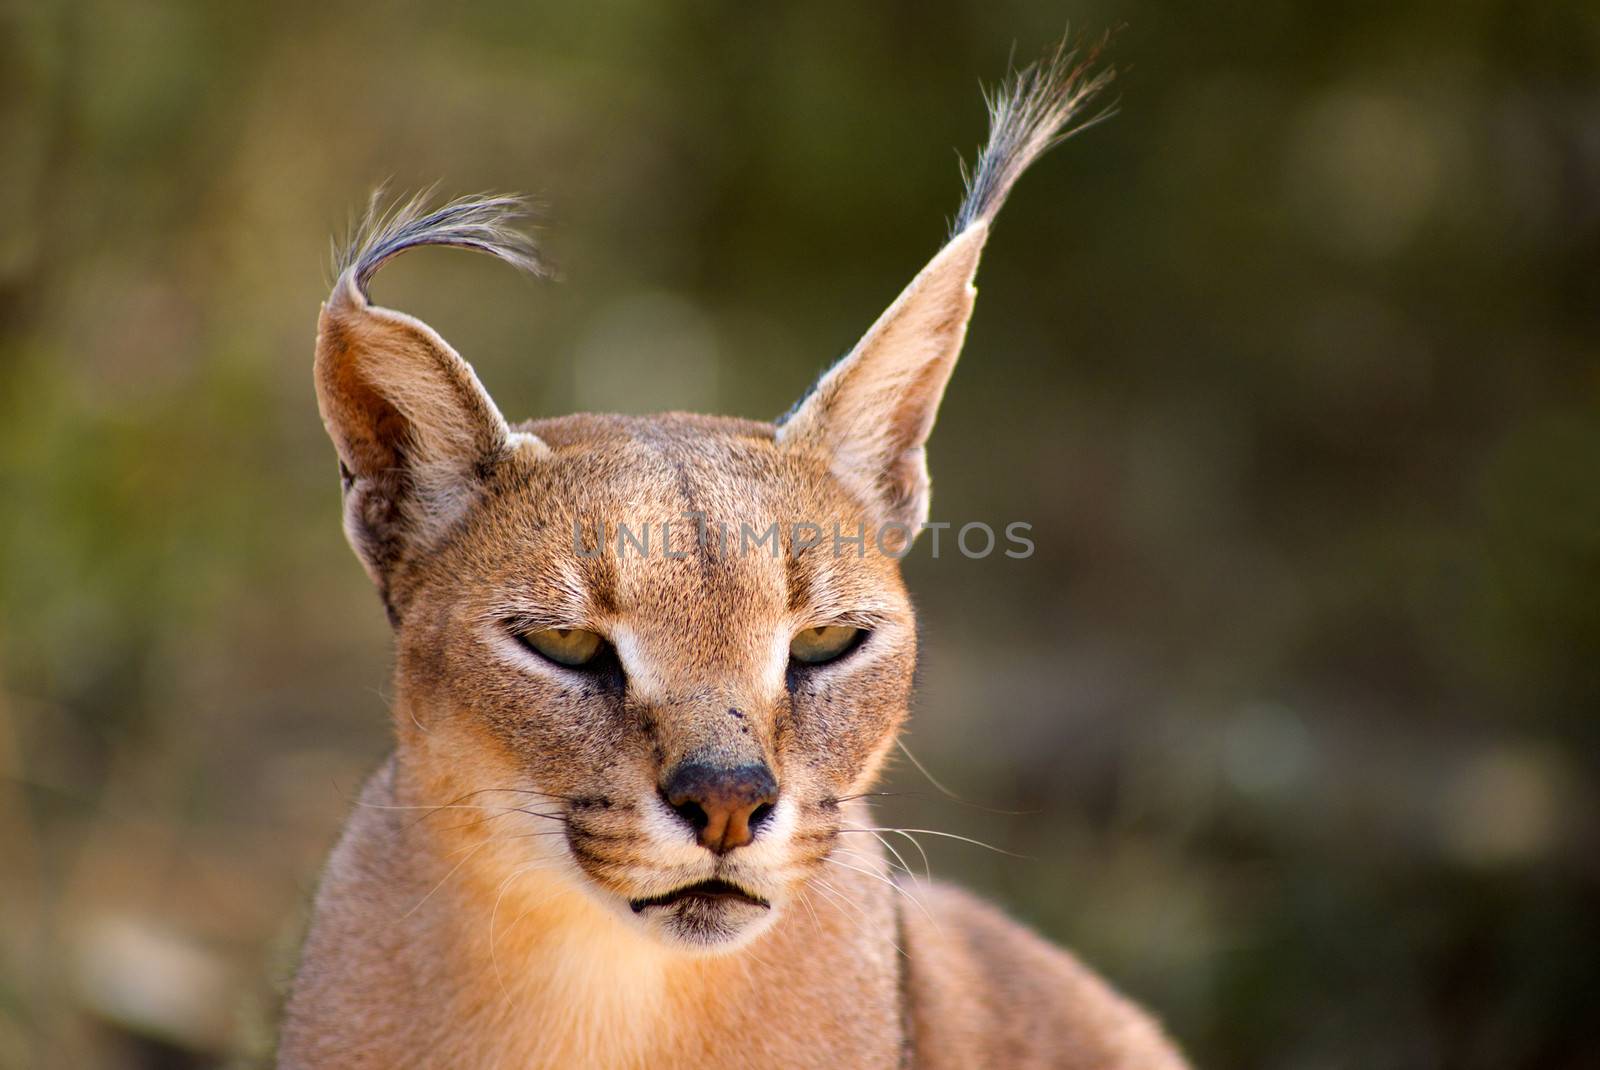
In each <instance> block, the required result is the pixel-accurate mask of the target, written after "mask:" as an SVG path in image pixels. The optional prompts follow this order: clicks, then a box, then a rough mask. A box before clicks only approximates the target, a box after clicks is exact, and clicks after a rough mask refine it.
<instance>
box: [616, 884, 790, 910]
mask: <svg viewBox="0 0 1600 1070" xmlns="http://www.w3.org/2000/svg"><path fill="white" fill-rule="evenodd" d="M724 901H727V902H730V903H744V904H748V905H750V906H755V907H760V908H761V909H762V910H770V909H772V904H771V903H769V902H767V901H766V900H765V899H762V898H761V897H760V896H758V895H754V894H752V893H750V892H747V891H745V890H744V889H743V888H740V887H739V886H738V885H735V884H729V883H728V882H727V881H725V880H721V879H720V878H713V879H711V880H706V881H697V882H696V883H694V884H686V885H684V886H683V887H681V888H674V889H673V890H672V891H670V892H665V893H663V894H661V895H652V896H650V897H649V898H646V899H630V900H629V901H628V905H629V906H630V907H632V908H633V912H634V913H635V914H642V913H644V912H645V911H646V910H651V909H662V908H672V907H677V906H685V907H688V908H690V909H695V908H700V909H705V908H714V907H715V906H717V905H720V904H721V903H723V902H724Z"/></svg>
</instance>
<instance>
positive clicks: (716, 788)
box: [661, 762, 778, 855]
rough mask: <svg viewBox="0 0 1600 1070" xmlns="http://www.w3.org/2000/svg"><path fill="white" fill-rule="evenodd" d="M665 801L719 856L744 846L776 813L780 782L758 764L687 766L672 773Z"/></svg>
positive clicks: (663, 791) (663, 787)
mask: <svg viewBox="0 0 1600 1070" xmlns="http://www.w3.org/2000/svg"><path fill="white" fill-rule="evenodd" d="M661 797H662V798H663V799H665V800H666V802H667V805H668V806H670V807H672V809H673V810H674V811H676V812H677V815H678V816H679V817H681V818H683V820H684V821H686V822H687V823H688V824H689V825H690V826H691V827H692V828H693V829H694V830H695V833H696V835H698V836H699V838H700V846H702V847H706V848H709V849H710V850H712V851H715V852H716V853H717V854H719V855H720V854H726V853H727V852H729V851H731V850H733V849H734V848H735V847H743V846H744V845H745V844H747V843H749V842H750V841H751V839H753V838H754V836H755V830H756V829H757V828H758V827H759V826H760V825H761V823H762V822H763V821H765V820H766V819H767V817H768V816H770V815H771V813H772V807H773V804H774V803H776V802H777V801H778V782H777V780H776V779H774V778H773V775H772V770H770V769H768V768H767V767H766V766H765V765H762V764H759V763H756V764H751V765H740V766H734V767H731V768H730V767H727V766H717V765H710V764H708V763H705V762H684V763H683V764H681V765H679V766H677V767H676V768H674V769H673V770H672V772H671V773H669V774H668V776H667V778H666V781H665V782H664V783H663V784H662V785H661Z"/></svg>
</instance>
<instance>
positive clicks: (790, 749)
mask: <svg viewBox="0 0 1600 1070" xmlns="http://www.w3.org/2000/svg"><path fill="white" fill-rule="evenodd" d="M523 429H524V430H526V431H527V432H531V433H532V434H533V435H535V436H537V438H538V440H539V441H540V442H541V443H543V444H544V447H545V448H542V449H536V450H533V449H522V450H513V451H511V453H510V454H509V455H508V457H507V459H506V460H505V461H504V462H503V463H502V464H500V465H499V466H497V468H496V470H495V471H494V472H493V473H492V474H491V475H490V476H489V478H488V479H486V480H485V481H484V485H483V487H482V489H481V490H480V491H479V492H478V494H477V496H476V497H475V498H474V499H473V501H472V503H471V505H470V506H469V507H468V510H467V512H466V514H465V516H464V517H463V518H462V519H461V520H460V521H459V523H458V525H457V527H456V529H455V532H454V534H453V535H452V536H451V537H449V538H448V539H446V540H445V541H444V542H443V544H442V545H440V546H438V547H436V548H435V549H434V550H433V551H432V552H431V553H430V554H429V555H428V556H427V558H426V559H425V561H423V562H419V563H418V565H417V566H415V567H413V568H410V569H407V570H406V572H405V575H404V576H403V577H401V582H399V583H397V584H395V585H393V588H392V591H391V594H392V597H393V598H394V599H395V600H397V601H400V600H403V601H404V603H405V604H404V609H403V611H402V612H401V613H400V614H399V627H398V649H399V657H400V659H401V664H400V670H401V671H400V673H399V678H400V679H401V680H402V681H404V682H405V683H404V685H403V686H405V687H406V688H407V689H408V691H409V693H408V694H406V695H405V696H403V698H404V700H405V702H406V704H407V706H408V708H409V709H410V710H411V713H412V718H413V721H414V724H413V725H411V726H410V729H411V734H412V735H413V736H414V737H416V738H415V739H414V740H413V741H412V742H411V745H413V746H417V747H422V748H427V749H428V750H429V751H431V752H433V753H436V754H441V755H470V756H471V758H470V760H469V761H466V762H465V763H461V764H455V763H450V762H445V763H440V762H431V763H428V764H429V766H430V768H432V769H437V768H440V767H441V766H442V767H443V768H445V769H450V770H452V771H453V775H451V776H448V777H445V778H442V779H447V780H449V781H450V782H449V783H447V784H446V783H441V784H437V785H436V786H434V788H433V790H434V791H435V792H438V793H448V794H439V795H438V801H439V802H441V803H443V802H445V801H446V800H447V799H454V798H458V797H465V796H467V795H468V794H472V795H473V797H474V798H473V799H469V800H468V801H469V802H471V801H474V799H475V800H476V801H478V802H483V803H489V802H492V803H493V805H494V806H496V807H503V808H506V809H509V808H511V807H516V808H517V811H518V812H512V813H510V814H505V815H503V816H501V817H498V818H495V819H494V820H495V821H496V822H497V823H500V824H503V825H510V826H514V827H515V828H516V829H517V831H518V832H520V833H522V834H523V835H521V836H517V837H509V836H508V837H507V838H508V839H510V842H512V843H516V844H520V845H521V848H520V851H519V854H520V855H525V857H526V863H527V864H529V865H538V864H540V863H544V862H548V863H551V864H552V865H553V868H555V869H556V870H557V871H558V872H560V873H561V874H563V875H564V876H565V877H566V878H567V879H570V880H572V881H574V882H576V883H577V884H578V885H580V886H581V887H582V888H583V889H584V890H585V891H586V892H587V893H588V894H589V895H590V896H592V897H593V898H594V899H596V900H598V901H599V902H600V903H602V904H604V905H605V906H606V907H607V908H609V909H610V910H611V911H612V912H613V913H614V914H615V915H616V916H617V917H619V918H623V919H626V922H627V923H628V924H630V925H633V926H636V927H638V928H639V930H640V931H643V932H645V933H648V934H649V935H651V936H653V937H655V938H657V939H660V940H662V941H665V942H667V943H669V944H672V945H675V946H679V947H687V948H691V949H722V948H729V947H734V946H737V945H738V944H739V943H741V942H742V941H744V940H746V939H748V938H750V937H752V936H754V935H755V934H757V933H759V932H760V931H761V930H762V929H763V928H765V927H766V926H767V925H770V924H771V923H772V922H773V921H774V920H775V919H776V917H777V915H778V914H779V913H780V912H782V911H784V910H787V909H790V908H791V907H792V906H793V903H794V892H795V890H796V889H797V888H798V887H799V886H800V885H802V884H803V883H804V882H805V881H806V880H807V878H808V877H811V876H814V875H816V874H817V873H818V871H820V870H821V869H822V867H823V865H824V862H823V860H824V859H825V858H826V857H827V856H828V854H829V852H830V851H831V850H832V849H833V848H834V847H835V846H836V845H837V843H836V838H837V837H838V836H839V835H840V834H841V828H842V827H843V825H844V824H845V820H846V819H845V817H844V813H845V810H844V809H843V808H842V806H841V803H842V802H847V801H848V799H849V798H850V797H851V796H852V795H855V794H858V793H860V792H862V791H864V790H865V789H866V786H867V785H868V784H869V783H870V782H871V780H872V779H873V777H874V776H875V775H876V773H877V771H878V768H879V766H880V764H881V762H882V760H883V756H884V752H885V751H886V749H887V748H888V747H889V746H891V744H892V742H893V738H894V733H895V730H896V729H897V728H898V727H899V725H900V724H901V722H902V721H903V720H904V719H905V717H906V713H907V707H908V702H909V697H910V690H911V679H912V671H913V667H914V663H915V659H916V642H915V632H914V624H913V618H912V612H911V607H910V604H909V601H908V599H907V596H906V593H905V589H904V587H903V585H902V583H901V580H900V575H899V566H898V561H897V560H896V558H895V556H894V555H893V554H891V553H885V552H883V550H882V548H881V547H880V546H879V545H878V542H877V539H876V538H875V537H874V535H873V534H871V532H872V531H874V530H875V529H874V528H872V527H871V526H870V525H873V524H874V523H875V521H874V518H873V517H872V516H870V515H869V514H868V511H867V510H866V509H865V508H864V507H863V505H862V504H861V503H860V502H859V501H857V500H856V499H855V498H853V497H852V495H851V494H850V492H849V491H848V490H847V489H846V488H845V487H844V486H842V485H841V484H840V483H839V482H838V480H837V479H836V478H835V477H834V476H833V474H832V471H831V468H830V466H829V464H828V463H827V460H826V458H824V457H819V456H817V455H815V454H813V453H810V452H808V451H805V450H795V449H783V448H780V446H779V445H778V443H777V442H776V441H775V430H776V429H775V428H774V427H773V425H771V424H763V423H755V422H750V421H741V420H732V419H716V418H708V417H696V416H687V415H681V414H669V415H664V416H654V417H595V416H577V417H567V418H564V419H555V420H546V421H538V422H534V423H531V424H527V425H523ZM802 523H809V524H814V525H816V526H817V528H818V529H819V530H820V531H822V532H823V533H825V534H824V537H823V538H822V539H821V541H819V542H816V543H815V545H811V546H809V547H807V546H806V545H805V544H806V543H807V542H811V541H812V540H813V539H815V538H816V536H815V533H813V532H812V531H811V530H810V529H804V528H802V529H800V530H799V531H798V532H797V531H796V529H795V527H794V525H796V524H802ZM601 525H604V531H605V533H606V541H605V542H604V543H601V542H598V541H597V536H598V533H599V532H600V530H601ZM774 525H776V528H775V529H774ZM619 526H625V527H626V528H627V529H628V533H627V534H626V535H622V534H621V533H620V532H619V531H618V528H619ZM864 528H865V529H867V530H868V531H869V534H868V537H867V539H866V540H865V541H864V542H862V543H856V542H850V541H842V542H840V543H838V544H836V543H835V541H834V535H835V533H843V534H844V535H845V536H852V535H859V534H860V532H861V531H862V530H863V529H864ZM797 535H798V539H797ZM763 536H765V538H764V539H763V538H762V537H763ZM890 538H892V533H890ZM641 540H643V541H644V545H643V547H642V548H641V546H640V541H641ZM797 544H798V548H797ZM889 548H890V549H894V546H893V545H892V544H890V545H889ZM827 626H835V627H851V628H856V629H859V630H860V632H859V635H858V636H857V637H856V638H855V640H854V641H853V642H852V644H851V645H850V648H849V649H848V651H847V652H845V653H844V654H843V655H842V656H839V657H836V658H834V659H833V660H830V661H827V662H825V663H821V664H815V665H813V664H807V663H804V662H800V661H797V660H796V659H795V658H794V657H793V656H792V655H791V644H792V642H793V640H794V637H795V636H796V635H797V634H798V633H801V632H804V631H805V630H807V629H811V628H818V627H827ZM543 629H563V630H574V629H575V630H580V631H583V632H592V633H594V634H596V635H598V636H600V637H602V639H603V642H604V643H605V644H606V647H607V648H608V649H606V650H605V651H604V652H603V653H602V654H601V656H599V657H597V658H595V659H594V660H592V661H591V662H589V663H586V664H583V665H579V666H568V665H563V664H561V663H560V662H558V661H555V660H552V659H551V658H549V657H546V656H544V655H542V654H540V653H539V652H538V651H537V650H536V649H533V648H531V647H530V646H529V645H528V643H527V642H525V641H524V640H523V639H522V638H521V637H522V636H523V635H525V634H526V633H527V632H528V631H530V630H533V631H535V632H537V631H539V630H543ZM406 728H407V726H406V725H405V724H404V722H402V729H406ZM486 754H487V755H492V757H488V758H486V757H485V755H486ZM696 764H698V765H701V766H704V767H709V768H712V769H732V770H757V771H759V770H766V771H767V773H769V774H770V777H771V785H770V789H771V790H770V796H771V798H770V799H765V800H763V801H762V802H761V803H759V804H758V807H757V809H756V810H755V811H752V813H751V814H750V820H749V821H748V825H749V832H750V839H749V841H748V842H747V843H744V844H743V845H741V846H739V847H738V849H736V850H725V851H720V850H711V849H707V847H706V846H704V845H703V844H702V842H701V840H700V836H699V835H698V833H699V832H700V831H701V830H699V829H697V828H696V827H695V823H694V821H692V820H685V817H684V814H683V812H682V811H683V807H681V806H679V807H676V808H675V807H674V805H673V803H672V800H671V798H670V796H669V792H668V788H669V786H670V781H671V776H672V774H673V771H674V770H679V769H682V768H684V767H685V766H686V765H696ZM436 775H437V774H436ZM502 831H508V830H502ZM558 833H559V834H558ZM520 861H521V858H519V857H517V856H513V857H512V858H511V859H510V860H509V863H508V864H510V865H512V866H516V865H517V864H519V862H520ZM709 882H720V883H722V884H726V885H728V886H729V887H728V888H727V889H726V890H725V892H726V894H720V895H685V896H679V897H676V898H674V897H673V893H674V892H677V891H679V890H680V889H686V888H694V887H696V886H701V887H714V886H713V885H711V884H710V883H709ZM738 893H743V894H738Z"/></svg>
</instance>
